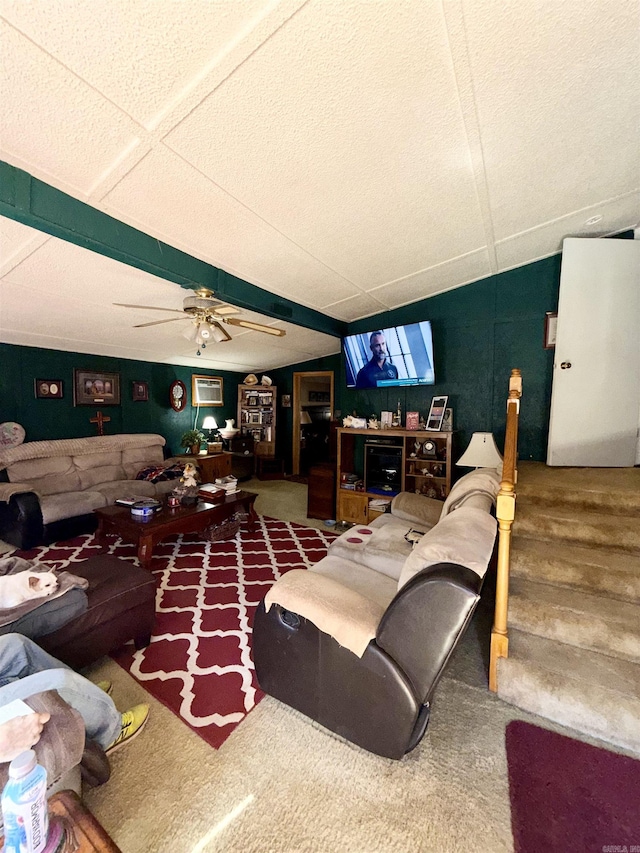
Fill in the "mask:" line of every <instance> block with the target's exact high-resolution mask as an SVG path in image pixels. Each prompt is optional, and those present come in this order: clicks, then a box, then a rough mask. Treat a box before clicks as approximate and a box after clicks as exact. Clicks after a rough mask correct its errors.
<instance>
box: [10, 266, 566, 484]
mask: <svg viewBox="0 0 640 853" xmlns="http://www.w3.org/2000/svg"><path fill="white" fill-rule="evenodd" d="M559 279H560V255H555V256H553V257H551V258H546V259H544V260H542V261H537V262H536V263H533V264H528V265H527V266H524V267H520V268H518V269H515V270H511V271H509V272H505V273H501V274H499V275H496V276H490V277H489V278H486V279H483V280H481V281H478V282H474V283H473V284H468V285H466V286H464V287H460V288H456V289H455V290H451V291H449V292H447V293H443V294H440V295H439V296H434V297H431V298H430V299H424V300H422V301H420V302H417V303H413V304H412V305H408V306H405V307H404V308H398V309H396V310H394V311H389V312H386V313H384V314H378V315H375V316H373V317H369V318H368V319H365V320H360V321H358V322H356V323H351V324H350V325H349V332H350V333H352V332H362V331H368V330H371V329H375V328H378V327H380V326H389V325H395V324H399V323H413V322H416V321H417V320H421V319H425V320H430V321H431V322H432V324H433V339H434V350H435V369H436V379H437V384H436V385H434V386H432V387H430V388H428V389H424V388H417V387H410V388H396V389H385V390H382V389H380V390H376V389H372V390H367V391H356V390H355V389H347V388H346V387H345V372H344V364H343V359H342V356H341V355H333V356H327V357H324V358H318V359H313V360H312V361H306V362H302V363H299V364H294V365H290V366H288V367H285V368H280V369H278V370H270V371H269V375H270V376H271V378H272V380H273V383H274V385H276V386H277V388H278V412H277V452H278V455H280V456H282V457H283V458H284V459H285V462H286V466H287V470H291V442H292V419H293V409H291V408H287V409H285V408H283V407H282V403H281V400H282V395H283V394H291V393H292V392H293V373H294V372H297V371H307V370H333V371H334V374H335V408H336V411H337V412H339V413H340V416H344V415H346V414H350V413H353V412H355V413H356V414H358V415H359V416H361V417H369V416H370V415H371V414H374V413H375V414H376V415H378V416H379V414H380V412H381V411H382V410H383V409H390V410H392V411H395V409H396V407H397V403H398V400H400V405H401V407H402V412H403V417H404V413H405V412H407V411H419V412H420V413H421V414H423V415H425V416H426V414H427V412H428V409H429V405H430V403H431V398H432V396H434V395H436V394H447V395H448V396H449V405H450V406H451V407H452V408H453V412H454V428H455V429H456V431H457V433H456V444H457V449H458V450H460V451H461V450H462V449H463V448H464V447H465V446H466V443H467V441H468V440H469V438H470V436H471V433H472V432H474V431H477V430H486V431H491V432H493V433H494V434H495V436H496V439H497V441H498V444H499V446H501V445H502V441H503V438H504V422H505V406H506V397H507V389H508V379H509V374H510V371H511V368H513V367H519V368H520V369H521V370H522V375H523V383H524V393H523V401H522V409H521V422H520V442H519V446H520V457H521V458H522V459H536V460H544V458H545V455H546V443H547V429H548V422H549V402H550V394H551V371H552V365H553V350H545V349H544V348H543V331H544V317H545V312H546V311H554V310H556V307H557V299H558V288H559ZM0 355H1V358H2V370H1V379H0V383H1V388H0V391H1V397H0V400H1V403H0V419H1V420H3V421H5V420H15V421H18V423H21V424H23V426H24V427H25V429H26V430H27V440H29V441H34V440H37V439H42V438H65V437H75V436H84V435H95V434H96V426H95V425H94V424H90V423H89V417H92V416H93V415H95V409H94V408H89V407H84V406H83V407H77V408H74V406H73V388H72V382H73V368H74V367H79V368H86V369H98V370H99V369H102V370H108V371H117V372H119V373H120V374H121V388H122V405H121V406H113V407H104V408H103V412H104V414H106V415H109V416H110V417H111V419H112V420H111V423H109V424H108V425H107V426H106V429H105V431H106V432H107V433H116V432H143V431H144V432H159V433H161V434H162V435H164V436H165V438H166V439H167V442H168V444H169V445H170V447H171V450H172V451H173V452H178V451H179V439H180V436H181V434H182V432H184V430H186V429H188V428H190V427H191V426H192V424H193V416H194V412H195V409H192V408H191V406H190V405H188V406H187V408H186V409H185V410H184V411H183V412H180V413H175V412H173V411H172V409H171V408H170V407H169V404H168V390H169V385H170V384H171V382H172V381H173V380H174V379H181V380H182V381H183V382H184V383H185V385H186V386H187V389H188V392H189V403H190V402H191V374H192V373H195V372H203V373H211V375H217V376H222V377H223V379H224V400H225V405H224V407H223V408H222V410H220V409H217V408H216V409H212V410H211V411H212V412H213V414H214V415H215V416H216V417H219V418H220V421H219V423H222V422H223V421H224V419H226V418H235V417H236V400H237V392H236V386H237V384H238V383H239V382H242V380H243V378H244V375H242V374H238V373H227V372H224V371H217V372H215V371H196V370H195V369H194V368H186V367H175V366H171V365H165V364H151V363H149V362H139V361H127V360H124V359H114V358H107V357H102V356H87V355H78V354H74V353H66V352H58V351H54V350H40V349H35V348H31V347H18V346H12V345H8V344H3V345H0ZM36 377H38V378H61V379H63V380H64V383H65V397H64V399H63V400H37V399H35V397H34V384H33V383H34V379H35V378H36ZM133 380H145V381H147V382H148V383H149V389H150V400H149V402H148V403H134V402H132V400H131V383H132V381H133ZM207 411H208V410H207ZM207 411H205V410H201V415H200V419H199V424H201V423H202V418H203V417H204V415H205V414H206V413H207Z"/></svg>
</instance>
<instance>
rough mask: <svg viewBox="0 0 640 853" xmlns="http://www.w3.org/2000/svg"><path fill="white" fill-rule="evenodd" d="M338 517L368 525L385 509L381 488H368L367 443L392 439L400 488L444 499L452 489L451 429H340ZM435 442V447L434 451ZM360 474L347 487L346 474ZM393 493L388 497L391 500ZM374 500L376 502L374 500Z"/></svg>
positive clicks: (382, 443) (339, 519)
mask: <svg viewBox="0 0 640 853" xmlns="http://www.w3.org/2000/svg"><path fill="white" fill-rule="evenodd" d="M337 437H338V441H337V472H336V473H337V476H336V519H337V521H346V522H352V523H354V524H368V523H369V522H370V521H373V519H374V518H375V517H376V516H378V515H380V514H381V513H382V512H384V506H382V505H381V504H380V500H381V498H382V499H384V496H383V495H381V494H380V491H379V490H376V491H375V492H367V491H366V490H365V471H364V465H365V462H364V460H365V458H366V457H365V449H364V444H365V442H366V443H371V440H372V439H373V440H374V441H375V443H379V444H381V445H385V444H386V441H385V440H386V439H391V440H392V441H393V444H394V445H396V446H397V447H398V448H399V455H400V468H401V478H400V490H401V491H407V492H417V493H418V494H424V495H428V496H429V497H433V498H437V499H438V500H444V499H445V498H446V497H447V495H448V494H449V491H450V490H451V465H452V452H451V451H452V442H453V433H452V432H430V431H426V430H412V429H385V430H372V429H351V428H350V427H340V428H339V429H338V430H337ZM431 445H433V450H431ZM349 474H357V475H358V476H359V478H360V479H361V482H360V483H358V484H356V487H355V488H347V486H349V485H353V484H349V483H348V482H346V478H347V475H349ZM393 494H395V492H392V493H390V494H389V500H391V499H392V497H393ZM372 501H375V502H376V503H373V504H372V503H371V502H372Z"/></svg>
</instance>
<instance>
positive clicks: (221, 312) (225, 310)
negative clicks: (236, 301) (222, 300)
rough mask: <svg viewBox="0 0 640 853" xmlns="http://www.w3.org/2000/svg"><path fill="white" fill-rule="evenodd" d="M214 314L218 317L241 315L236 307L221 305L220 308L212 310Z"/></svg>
mask: <svg viewBox="0 0 640 853" xmlns="http://www.w3.org/2000/svg"><path fill="white" fill-rule="evenodd" d="M211 313H212V314H217V316H218V317H227V316H228V315H229V314H239V313H240V309H239V308H236V307H235V305H220V307H219V308H212V309H211Z"/></svg>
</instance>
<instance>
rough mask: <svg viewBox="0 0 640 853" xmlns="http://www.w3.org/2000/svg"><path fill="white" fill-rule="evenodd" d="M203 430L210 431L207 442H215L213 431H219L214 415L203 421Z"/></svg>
mask: <svg viewBox="0 0 640 853" xmlns="http://www.w3.org/2000/svg"><path fill="white" fill-rule="evenodd" d="M202 429H206V430H208V431H209V434H208V436H207V441H213V439H214V437H213V431H214V430H217V429H218V424H217V423H216V419H215V418H214V417H213V415H207V417H206V418H205V419H204V420H203V421H202Z"/></svg>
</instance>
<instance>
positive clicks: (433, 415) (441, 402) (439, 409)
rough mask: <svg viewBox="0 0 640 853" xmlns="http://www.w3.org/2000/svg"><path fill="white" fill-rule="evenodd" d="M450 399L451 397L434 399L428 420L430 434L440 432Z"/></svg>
mask: <svg viewBox="0 0 640 853" xmlns="http://www.w3.org/2000/svg"><path fill="white" fill-rule="evenodd" d="M448 399H449V397H433V398H432V400H431V408H430V409H429V417H428V418H427V430H429V431H430V432H440V430H441V428H442V421H443V419H444V412H445V408H446V405H447V400H448Z"/></svg>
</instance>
